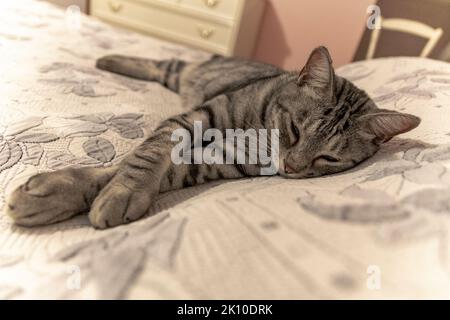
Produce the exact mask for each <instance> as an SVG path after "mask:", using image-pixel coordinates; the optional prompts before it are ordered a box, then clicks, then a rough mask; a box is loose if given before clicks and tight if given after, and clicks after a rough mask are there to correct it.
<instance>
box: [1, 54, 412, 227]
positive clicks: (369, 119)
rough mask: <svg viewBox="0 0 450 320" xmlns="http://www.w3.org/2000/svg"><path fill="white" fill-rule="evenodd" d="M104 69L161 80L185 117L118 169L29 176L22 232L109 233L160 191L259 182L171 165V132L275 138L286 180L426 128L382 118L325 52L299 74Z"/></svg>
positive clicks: (232, 68) (164, 126) (19, 199)
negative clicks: (84, 223)
mask: <svg viewBox="0 0 450 320" xmlns="http://www.w3.org/2000/svg"><path fill="white" fill-rule="evenodd" d="M97 67H98V68H100V69H102V70H107V71H111V72H115V73H118V74H121V75H125V76H129V77H133V78H137V79H141V80H148V81H157V82H159V83H161V84H162V85H163V86H165V87H167V88H169V89H170V90H173V91H175V92H178V93H180V95H181V96H182V98H183V101H184V104H185V106H186V107H187V108H189V109H187V110H188V111H186V112H185V113H183V114H180V115H177V116H174V117H171V118H169V119H167V120H165V121H163V122H162V123H161V125H160V126H159V127H158V128H157V129H156V130H155V131H154V132H153V133H152V134H151V135H150V136H149V137H148V138H147V139H146V140H145V141H144V142H143V143H142V144H141V145H139V146H138V147H137V148H136V149H135V150H134V151H133V152H132V153H131V154H129V156H128V157H127V158H126V159H125V160H123V161H122V162H121V163H120V164H118V165H116V166H115V167H111V168H106V169H99V168H68V169H63V170H60V171H56V172H51V173H42V174H38V175H36V176H34V177H31V178H30V179H29V180H28V181H27V182H26V183H25V184H23V185H22V186H20V187H19V188H18V189H17V190H15V191H14V192H13V193H12V195H11V196H10V198H9V202H8V205H7V213H8V214H9V215H10V216H11V217H12V218H13V219H14V221H15V222H16V223H17V224H19V225H23V226H35V225H43V224H50V223H54V222H57V221H61V220H65V219H68V218H70V217H72V216H74V215H77V214H80V213H84V212H89V219H90V221H91V223H92V225H93V226H94V227H96V228H100V229H104V228H108V227H113V226H117V225H120V224H123V223H128V222H131V221H134V220H137V219H139V218H141V217H142V216H143V215H144V214H145V213H146V212H147V211H148V209H149V207H150V205H151V204H152V202H153V200H154V199H155V196H156V195H157V194H158V193H160V192H166V191H169V190H174V189H179V188H184V187H188V186H194V185H197V184H201V183H205V182H207V181H210V180H216V179H235V178H242V177H248V176H255V175H259V174H260V169H261V168H260V165H258V164H256V165H255V164H254V165H233V164H212V165H207V164H192V165H189V164H181V165H175V164H173V163H172V161H171V157H170V155H171V150H172V148H173V147H174V145H175V144H176V142H173V141H171V134H172V132H173V131H174V130H175V129H179V128H185V129H187V130H189V131H192V130H193V122H194V121H201V122H202V126H203V130H206V129H208V128H216V129H219V130H221V131H222V132H225V129H227V128H231V129H234V128H241V129H243V130H247V129H249V128H266V129H274V128H276V129H279V132H280V134H279V159H280V160H279V170H278V174H279V175H281V176H283V177H286V178H308V177H317V176H321V175H324V174H331V173H336V172H340V171H343V170H346V169H349V168H352V167H354V166H355V165H356V164H358V163H360V162H361V161H363V160H365V159H367V158H368V157H370V156H372V155H373V154H374V153H375V152H376V151H377V150H378V149H379V148H380V145H381V144H382V143H384V142H386V141H388V140H389V139H391V138H392V137H393V136H395V135H397V134H400V133H403V132H407V131H409V130H411V129H413V128H415V127H417V126H418V125H419V123H420V119H419V118H417V117H415V116H413V115H409V114H403V113H398V112H395V111H390V110H383V109H378V108H377V107H376V105H375V104H374V102H373V101H372V100H371V99H370V98H369V96H368V95H367V94H366V93H365V92H364V91H362V90H360V89H358V88H357V87H355V86H354V85H353V84H352V83H351V82H350V81H348V80H346V79H344V78H341V77H339V76H337V75H335V73H334V70H333V67H332V63H331V58H330V55H329V53H328V51H327V49H326V48H324V47H319V48H316V49H315V50H313V52H312V53H311V55H310V57H309V59H308V61H307V63H306V65H305V66H304V67H303V69H302V71H301V72H300V74H299V73H296V72H286V71H284V70H281V69H279V68H276V67H274V66H271V65H267V64H263V63H257V62H250V61H244V60H239V59H234V58H224V57H217V56H215V57H213V58H212V59H211V60H209V61H206V62H201V63H186V62H184V61H180V60H164V61H154V60H148V59H141V58H132V57H124V56H117V55H113V56H106V57H103V58H101V59H99V60H98V61H97Z"/></svg>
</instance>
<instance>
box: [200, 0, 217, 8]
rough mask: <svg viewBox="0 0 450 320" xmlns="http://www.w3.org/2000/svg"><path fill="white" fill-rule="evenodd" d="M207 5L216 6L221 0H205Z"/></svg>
mask: <svg viewBox="0 0 450 320" xmlns="http://www.w3.org/2000/svg"><path fill="white" fill-rule="evenodd" d="M203 1H204V2H205V5H206V6H207V7H210V8H214V7H215V6H217V4H218V3H219V0H203Z"/></svg>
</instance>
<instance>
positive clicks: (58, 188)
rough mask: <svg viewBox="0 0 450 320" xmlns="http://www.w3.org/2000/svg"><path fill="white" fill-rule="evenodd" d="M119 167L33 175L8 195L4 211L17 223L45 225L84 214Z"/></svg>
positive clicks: (68, 170)
mask: <svg viewBox="0 0 450 320" xmlns="http://www.w3.org/2000/svg"><path fill="white" fill-rule="evenodd" d="M117 169H118V167H111V168H86V167H85V168H67V169H62V170H58V171H54V172H46V173H41V174H38V175H35V176H33V177H31V178H29V179H28V181H27V182H26V183H24V184H23V185H21V186H20V187H18V188H17V189H16V190H15V191H14V192H13V193H12V194H11V195H10V197H9V199H8V201H7V204H6V213H7V214H8V215H9V216H10V217H11V218H12V219H13V220H14V222H15V223H16V224H18V225H22V226H27V227H31V226H36V225H45V224H51V223H55V222H59V221H62V220H66V219H69V218H70V217H72V216H74V215H77V214H80V213H85V212H88V211H89V208H90V206H91V204H92V202H93V201H94V199H95V197H96V196H97V195H98V193H99V192H100V190H101V189H102V188H103V187H104V186H105V185H106V184H107V183H108V182H109V181H110V180H111V178H112V177H113V176H114V175H115V174H116V172H117Z"/></svg>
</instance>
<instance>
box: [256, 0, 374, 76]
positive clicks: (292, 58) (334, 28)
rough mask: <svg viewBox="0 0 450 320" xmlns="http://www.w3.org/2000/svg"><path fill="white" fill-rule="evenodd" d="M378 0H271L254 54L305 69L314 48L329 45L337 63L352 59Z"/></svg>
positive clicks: (257, 56)
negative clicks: (375, 1)
mask: <svg viewBox="0 0 450 320" xmlns="http://www.w3.org/2000/svg"><path fill="white" fill-rule="evenodd" d="M372 3H374V0H339V1H335V0H267V6H266V11H265V13H264V18H263V22H262V25H261V29H260V35H259V40H258V42H257V45H256V48H255V53H254V58H255V59H256V60H260V61H264V62H268V63H272V64H275V65H278V66H281V67H283V68H285V69H288V70H296V69H301V67H302V66H303V64H304V63H305V61H306V59H307V58H308V55H309V53H310V51H311V50H312V49H313V48H315V47H317V46H319V45H325V46H326V47H328V50H330V53H331V56H332V57H333V62H334V65H335V66H340V65H342V64H345V63H348V62H350V61H351V59H352V57H353V54H354V52H355V50H356V48H357V46H358V42H359V39H360V37H361V36H362V33H363V31H364V28H365V23H366V17H367V14H366V9H367V6H368V5H369V4H372Z"/></svg>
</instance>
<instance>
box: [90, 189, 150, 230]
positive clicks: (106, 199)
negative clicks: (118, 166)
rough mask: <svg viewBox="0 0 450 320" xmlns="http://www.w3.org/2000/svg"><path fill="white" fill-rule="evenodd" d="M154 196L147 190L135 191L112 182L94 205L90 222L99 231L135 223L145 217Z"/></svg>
mask: <svg viewBox="0 0 450 320" xmlns="http://www.w3.org/2000/svg"><path fill="white" fill-rule="evenodd" d="M151 202H152V196H151V195H150V193H149V192H148V191H145V190H133V189H131V188H129V187H127V186H126V185H125V184H122V183H119V182H116V181H112V182H111V183H109V184H108V185H107V186H106V187H105V188H104V189H103V190H102V192H101V193H100V194H99V196H98V197H97V198H96V199H95V201H94V203H93V204H92V207H91V211H90V212H89V220H90V221H91V223H92V225H93V226H94V227H95V228H98V229H106V228H111V227H115V226H118V225H121V224H125V223H129V222H132V221H135V220H137V219H139V218H141V217H142V216H144V215H145V214H146V213H147V212H148V209H149V207H150V205H151Z"/></svg>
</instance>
